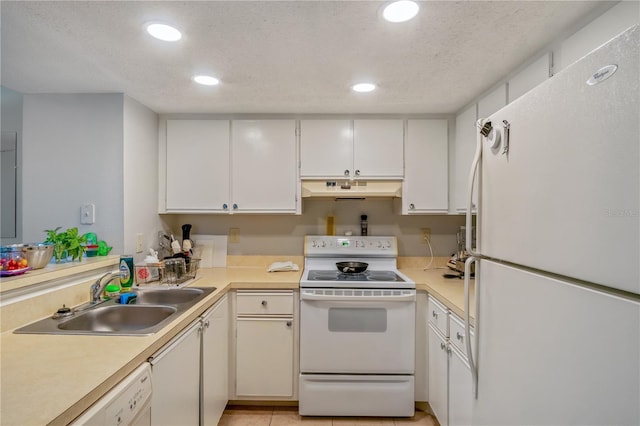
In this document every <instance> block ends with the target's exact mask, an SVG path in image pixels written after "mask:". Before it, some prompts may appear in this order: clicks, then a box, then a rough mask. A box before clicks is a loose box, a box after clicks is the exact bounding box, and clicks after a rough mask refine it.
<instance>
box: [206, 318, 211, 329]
mask: <svg viewBox="0 0 640 426" xmlns="http://www.w3.org/2000/svg"><path fill="white" fill-rule="evenodd" d="M210 326H211V322H209V320H206V321H205V322H204V327H205V328H209V327H210Z"/></svg>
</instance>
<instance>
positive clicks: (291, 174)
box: [231, 120, 297, 213]
mask: <svg viewBox="0 0 640 426" xmlns="http://www.w3.org/2000/svg"><path fill="white" fill-rule="evenodd" d="M231 127H232V130H231V135H232V136H231V138H232V142H231V197H232V199H233V202H232V209H233V211H236V212H252V211H253V212H258V211H261V212H292V213H295V211H296V185H297V174H296V172H297V159H296V133H295V132H296V123H295V120H234V121H232V124H231Z"/></svg>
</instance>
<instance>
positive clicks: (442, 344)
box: [440, 342, 446, 351]
mask: <svg viewBox="0 0 640 426" xmlns="http://www.w3.org/2000/svg"><path fill="white" fill-rule="evenodd" d="M445 347H446V346H445V344H444V343H442V342H440V349H442V350H443V351H444V348H445Z"/></svg>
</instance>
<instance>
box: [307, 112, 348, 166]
mask: <svg viewBox="0 0 640 426" xmlns="http://www.w3.org/2000/svg"><path fill="white" fill-rule="evenodd" d="M352 173H353V127H352V121H351V120H301V121H300V176H301V177H303V178H304V177H311V178H317V177H345V176H346V175H348V176H351V174H352Z"/></svg>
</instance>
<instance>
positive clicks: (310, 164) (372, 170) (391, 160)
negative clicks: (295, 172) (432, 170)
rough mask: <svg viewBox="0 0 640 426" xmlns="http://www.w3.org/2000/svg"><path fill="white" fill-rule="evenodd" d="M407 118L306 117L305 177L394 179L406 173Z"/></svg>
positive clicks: (302, 129)
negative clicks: (404, 148)
mask: <svg viewBox="0 0 640 426" xmlns="http://www.w3.org/2000/svg"><path fill="white" fill-rule="evenodd" d="M403 144H404V126H403V120H399V119H390V120H384V119H381V120H378V119H376V120H373V119H372V120H368V119H366V120H364V119H363V120H353V121H352V120H302V121H301V122H300V176H301V177H302V178H374V179H375V178H381V179H384V178H392V179H401V178H402V177H403V175H404V151H403Z"/></svg>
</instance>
